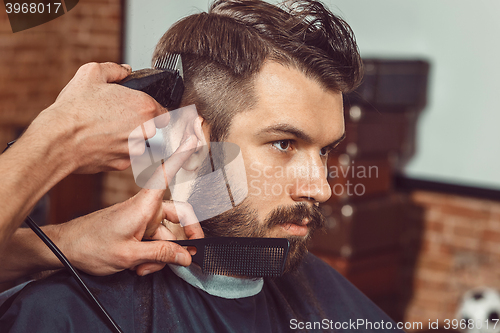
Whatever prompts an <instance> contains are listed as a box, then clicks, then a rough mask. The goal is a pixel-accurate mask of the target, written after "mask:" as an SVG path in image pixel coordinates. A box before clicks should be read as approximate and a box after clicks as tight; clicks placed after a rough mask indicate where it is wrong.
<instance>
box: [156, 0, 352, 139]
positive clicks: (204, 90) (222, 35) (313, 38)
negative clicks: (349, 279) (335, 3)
mask: <svg viewBox="0 0 500 333" xmlns="http://www.w3.org/2000/svg"><path fill="white" fill-rule="evenodd" d="M165 53H180V54H181V56H182V60H183V69H184V81H185V82H184V83H185V87H186V89H185V93H184V96H183V99H182V102H181V105H189V104H195V105H196V108H197V110H198V113H199V115H200V116H202V117H203V118H204V119H205V121H207V123H208V124H209V125H210V128H211V138H210V140H211V141H222V140H223V139H224V137H225V136H226V135H227V133H228V130H229V126H230V124H231V119H232V118H233V116H234V115H235V114H236V113H237V112H240V111H245V110H248V109H250V108H251V107H252V106H253V105H254V104H255V102H256V96H255V95H254V93H253V82H254V78H255V75H256V74H257V73H258V72H259V71H260V69H261V67H262V66H263V64H264V63H265V61H275V62H278V63H280V64H282V65H284V66H289V67H293V68H296V69H298V70H299V71H301V72H302V73H304V75H306V76H307V77H309V78H311V79H313V80H315V81H317V82H319V83H320V84H321V85H322V86H323V87H325V88H326V89H330V90H335V91H340V92H342V93H346V92H349V91H351V90H353V89H354V88H356V87H357V85H359V83H360V81H361V78H362V63H361V58H360V55H359V51H358V47H357V45H356V41H355V38H354V34H353V32H352V30H351V28H350V27H349V26H348V25H347V23H346V22H345V21H344V20H342V19H341V18H340V17H338V16H335V15H334V14H333V13H332V12H330V11H329V10H328V9H327V8H326V7H325V6H324V5H323V4H322V3H320V2H318V1H315V0H295V1H285V2H284V3H282V4H281V5H279V6H276V5H272V4H269V3H267V2H264V1H260V0H218V1H215V3H213V4H212V6H211V7H210V9H209V11H208V13H200V14H195V15H191V16H188V17H186V18H184V19H182V20H180V21H178V22H177V23H175V24H174V25H173V26H172V27H171V28H170V29H169V30H168V31H167V32H166V33H165V34H164V35H163V37H162V38H161V39H160V41H159V42H158V44H157V46H156V49H155V52H154V55H153V63H154V62H155V60H156V59H157V58H158V57H161V56H162V55H164V54H165Z"/></svg>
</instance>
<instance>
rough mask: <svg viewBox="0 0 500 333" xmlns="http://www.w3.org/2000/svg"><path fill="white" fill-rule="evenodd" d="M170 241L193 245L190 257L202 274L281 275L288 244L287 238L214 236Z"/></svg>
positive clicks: (182, 244)
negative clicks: (194, 251)
mask: <svg viewBox="0 0 500 333" xmlns="http://www.w3.org/2000/svg"><path fill="white" fill-rule="evenodd" d="M171 242H174V243H177V244H179V245H181V246H194V247H196V254H195V255H193V257H192V260H193V261H194V262H195V263H197V264H198V265H200V267H201V269H202V270H203V273H205V274H215V275H230V276H231V275H233V276H247V277H277V276H281V275H282V274H283V270H284V268H285V262H286V258H287V255H288V248H289V247H290V243H289V242H288V240H287V239H286V238H250V237H248V238H247V237H213V238H199V239H190V240H178V241H171Z"/></svg>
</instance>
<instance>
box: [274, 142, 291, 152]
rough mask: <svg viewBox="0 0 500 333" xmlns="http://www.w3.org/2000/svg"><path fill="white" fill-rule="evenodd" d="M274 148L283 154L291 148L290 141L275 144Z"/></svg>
mask: <svg viewBox="0 0 500 333" xmlns="http://www.w3.org/2000/svg"><path fill="white" fill-rule="evenodd" d="M273 146H274V147H275V148H277V149H278V150H280V151H282V152H286V151H288V150H290V148H291V142H290V140H280V141H275V142H273Z"/></svg>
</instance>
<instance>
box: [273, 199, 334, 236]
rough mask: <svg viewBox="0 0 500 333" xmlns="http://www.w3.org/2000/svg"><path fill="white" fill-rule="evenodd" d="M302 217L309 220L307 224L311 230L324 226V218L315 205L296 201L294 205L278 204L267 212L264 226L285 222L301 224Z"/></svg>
mask: <svg viewBox="0 0 500 333" xmlns="http://www.w3.org/2000/svg"><path fill="white" fill-rule="evenodd" d="M304 219H307V220H309V223H308V226H309V228H310V229H311V231H314V230H316V229H322V228H324V227H325V226H326V219H325V217H324V216H323V214H321V211H320V210H319V208H318V207H317V206H315V205H308V204H306V203H298V204H296V205H294V206H280V207H277V208H275V209H274V210H273V211H272V212H271V213H269V215H268V217H267V219H266V223H265V224H266V226H267V227H268V228H272V227H274V226H278V225H281V224H286V223H294V224H298V225H301V224H302V221H303V220H304Z"/></svg>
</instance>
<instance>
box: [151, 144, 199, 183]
mask: <svg viewBox="0 0 500 333" xmlns="http://www.w3.org/2000/svg"><path fill="white" fill-rule="evenodd" d="M197 144H198V141H197V140H196V136H194V135H190V136H188V137H187V138H186V139H185V140H184V141H183V142H182V143H181V144H180V146H179V147H178V148H177V150H176V151H175V152H174V153H173V154H172V155H171V156H170V157H169V158H168V159H167V160H166V161H163V163H162V164H160V166H159V167H158V168H157V169H156V170H155V172H154V173H153V175H152V176H151V178H150V179H149V180H148V182H147V183H146V185H145V187H146V188H151V189H165V188H167V187H168V184H170V182H171V181H172V179H173V178H174V176H175V175H176V173H177V172H178V171H179V170H180V168H181V167H182V165H183V164H184V162H186V160H187V159H188V158H189V157H190V156H191V155H192V154H193V153H194V152H195V150H196V146H197Z"/></svg>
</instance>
